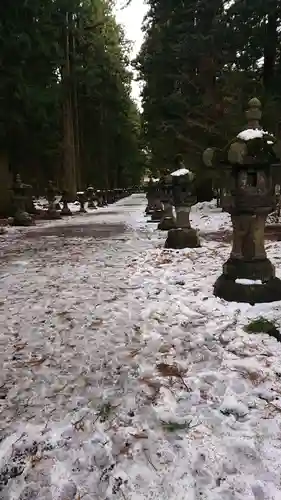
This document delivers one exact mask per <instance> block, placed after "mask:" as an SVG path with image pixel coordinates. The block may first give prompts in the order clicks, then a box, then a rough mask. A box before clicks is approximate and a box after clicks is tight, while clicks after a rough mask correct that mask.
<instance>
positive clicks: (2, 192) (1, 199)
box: [0, 152, 12, 217]
mask: <svg viewBox="0 0 281 500" xmlns="http://www.w3.org/2000/svg"><path fill="white" fill-rule="evenodd" d="M11 188H12V174H11V172H10V169H9V161H8V156H7V155H6V153H3V152H0V216H4V217H7V216H9V215H11V212H10V209H11V206H12V192H11Z"/></svg>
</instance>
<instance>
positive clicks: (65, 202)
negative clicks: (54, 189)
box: [60, 189, 73, 215]
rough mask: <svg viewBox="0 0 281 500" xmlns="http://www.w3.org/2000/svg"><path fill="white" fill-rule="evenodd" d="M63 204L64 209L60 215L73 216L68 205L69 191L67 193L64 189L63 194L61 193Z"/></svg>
mask: <svg viewBox="0 0 281 500" xmlns="http://www.w3.org/2000/svg"><path fill="white" fill-rule="evenodd" d="M60 201H61V203H62V209H61V212H60V214H61V215H73V214H72V212H71V210H70V208H69V206H68V203H69V194H68V191H66V189H63V190H62V193H61V200H60Z"/></svg>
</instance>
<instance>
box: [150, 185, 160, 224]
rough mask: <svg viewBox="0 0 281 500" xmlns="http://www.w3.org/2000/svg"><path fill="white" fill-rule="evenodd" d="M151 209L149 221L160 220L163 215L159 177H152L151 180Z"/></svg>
mask: <svg viewBox="0 0 281 500" xmlns="http://www.w3.org/2000/svg"><path fill="white" fill-rule="evenodd" d="M153 197H154V199H153V205H154V207H153V210H152V212H151V214H150V215H151V221H150V222H160V221H161V219H162V217H163V205H162V202H161V184H160V179H154V182H153Z"/></svg>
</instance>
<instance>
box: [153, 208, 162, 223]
mask: <svg viewBox="0 0 281 500" xmlns="http://www.w3.org/2000/svg"><path fill="white" fill-rule="evenodd" d="M162 217H163V210H153V212H152V214H151V220H150V222H160V221H161V219H162Z"/></svg>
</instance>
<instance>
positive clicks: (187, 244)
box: [165, 228, 201, 250]
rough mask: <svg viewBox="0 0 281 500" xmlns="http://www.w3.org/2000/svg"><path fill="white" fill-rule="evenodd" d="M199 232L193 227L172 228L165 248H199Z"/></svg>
mask: <svg viewBox="0 0 281 500" xmlns="http://www.w3.org/2000/svg"><path fill="white" fill-rule="evenodd" d="M200 246H201V245H200V240H199V236H198V233H197V231H196V230H195V229H192V228H189V229H188V228H186V229H182V228H177V229H171V230H170V231H169V232H168V236H167V239H166V242H165V248H174V249H177V250H180V249H183V248H198V247H200Z"/></svg>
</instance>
